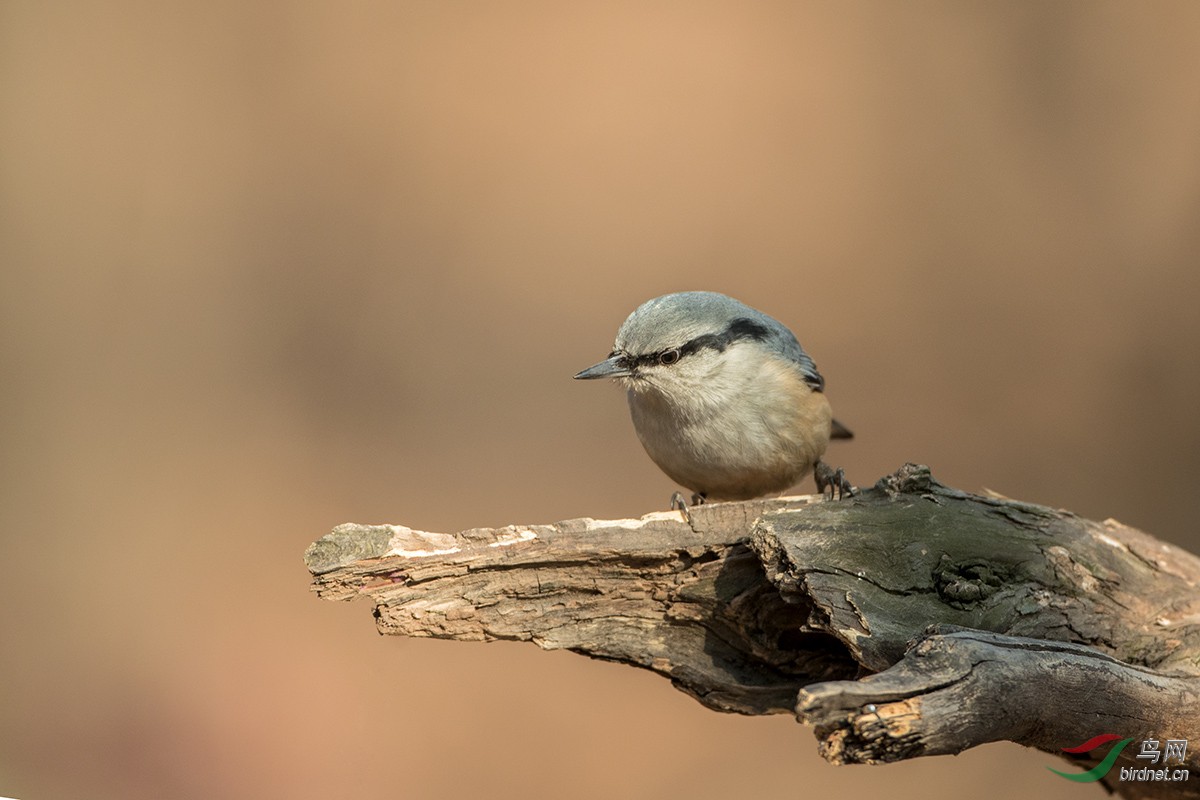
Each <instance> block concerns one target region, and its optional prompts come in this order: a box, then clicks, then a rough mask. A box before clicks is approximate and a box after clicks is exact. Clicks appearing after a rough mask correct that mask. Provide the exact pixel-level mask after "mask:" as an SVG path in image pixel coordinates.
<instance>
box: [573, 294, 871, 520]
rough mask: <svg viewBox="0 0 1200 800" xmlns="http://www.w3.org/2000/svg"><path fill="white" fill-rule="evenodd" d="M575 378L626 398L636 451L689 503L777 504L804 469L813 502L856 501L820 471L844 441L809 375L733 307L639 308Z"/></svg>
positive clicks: (671, 302)
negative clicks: (819, 497) (770, 498)
mask: <svg viewBox="0 0 1200 800" xmlns="http://www.w3.org/2000/svg"><path fill="white" fill-rule="evenodd" d="M575 377H576V378H580V379H585V380H586V379H592V378H615V379H617V381H618V382H620V383H621V384H622V385H623V386H624V387H625V388H626V389H627V395H628V399H629V411H630V414H631V415H632V417H633V427H634V428H635V429H636V430H637V435H638V438H639V439H641V441H642V446H643V447H645V448H646V452H647V453H648V454H649V455H650V458H651V459H653V460H654V463H655V464H657V465H658V466H659V468H660V469H661V470H662V471H663V472H665V473H667V475H668V476H669V477H670V478H671V479H672V480H674V481H676V482H677V483H679V484H681V485H683V486H686V487H687V488H689V489H691V490H692V491H693V492H694V494H693V495H692V502H693V503H702V502H704V501H705V500H748V499H750V498H752V497H761V496H763V495H768V494H777V493H780V492H783V491H784V490H785V489H787V488H788V487H790V486H792V485H793V484H795V483H796V482H797V481H798V480H800V479H801V478H802V477H804V475H805V474H807V473H808V471H809V470H810V469H811V470H813V473H814V477H815V479H816V483H817V489H818V491H820V492H822V493H824V492H825V490H826V489H829V490H830V496H833V495H835V494H836V495H837V496H839V497H840V496H841V495H843V494H852V493H853V488H852V487H851V486H850V483H849V482H848V481H847V480H846V477H845V474H844V473H843V472H842V470H841V469H837V470H833V469H830V468H829V467H828V466H827V465H825V464H824V463H823V462H822V461H821V457H822V456H823V455H824V454H825V448H826V446H828V444H829V440H830V439H831V438H833V439H849V438H851V436H852V435H853V434H851V433H850V431H849V430H847V429H846V428H845V427H844V426H843V425H841V424H840V423H839V422H838V421H837V420H835V419H833V413H832V411H831V410H830V408H829V400H828V399H826V397H825V393H824V390H825V379H824V378H822V377H821V374H820V373H819V372H817V365H816V364H814V363H813V360H812V359H811V358H809V356H808V354H807V353H805V352H804V349H803V348H801V347H800V343H799V342H797V341H796V337H795V336H794V335H793V334H792V332H791V331H790V330H788V329H787V328H786V327H785V326H784V325H783V324H781V323H780V322H778V321H776V320H774V319H772V318H771V317H768V316H767V315H766V314H764V313H762V312H761V311H756V310H755V309H753V308H750V307H749V306H747V305H745V304H744V303H740V302H738V301H737V300H734V299H733V298H732V297H727V296H725V295H723V294H718V293H716V292H679V293H677V294H668V295H664V296H662V297H656V298H654V299H653V300H648V301H647V302H645V303H643V304H642V305H641V306H639V307H638V308H637V310H635V311H634V312H633V313H632V314H630V315H629V318H628V319H626V320H625V322H624V324H623V325H621V329H620V330H618V331H617V340H616V343H615V344H614V345H613V350H612V353H611V354H609V357H608V358H607V359H605V360H604V361H601V362H600V363H599V364H596V365H594V366H591V367H588V368H587V369H585V370H583V371H582V372H580V373H579V374H578V375H576V376H575ZM677 504H678V505H680V506H682V496H681V495H679V493H678V492H677V493H676V496H675V497H674V498H672V505H673V506H675V505H677Z"/></svg>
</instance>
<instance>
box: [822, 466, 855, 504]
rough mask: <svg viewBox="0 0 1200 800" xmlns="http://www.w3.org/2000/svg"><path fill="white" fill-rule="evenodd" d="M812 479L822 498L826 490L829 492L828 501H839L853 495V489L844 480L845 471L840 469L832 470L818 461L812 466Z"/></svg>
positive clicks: (848, 482)
mask: <svg viewBox="0 0 1200 800" xmlns="http://www.w3.org/2000/svg"><path fill="white" fill-rule="evenodd" d="M813 479H814V480H815V481H816V482H817V491H818V492H820V493H821V496H822V497H825V496H826V493H825V492H826V490H828V491H829V494H828V497H829V499H830V500H835V499H836V500H841V499H842V498H843V497H852V496H853V495H854V487H853V486H851V485H850V481H848V480H846V471H845V470H844V469H842V468H841V467H838V468H837V469H833V468H832V467H830V466H829V465H828V464H826V463H825V462H824V461H818V462H817V463H816V464H815V465H813Z"/></svg>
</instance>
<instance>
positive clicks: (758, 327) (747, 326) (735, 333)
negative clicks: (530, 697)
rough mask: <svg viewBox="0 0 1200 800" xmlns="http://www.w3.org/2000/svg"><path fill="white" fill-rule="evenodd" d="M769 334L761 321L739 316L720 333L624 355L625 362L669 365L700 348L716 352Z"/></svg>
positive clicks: (635, 364) (644, 365)
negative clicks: (673, 353) (675, 356)
mask: <svg viewBox="0 0 1200 800" xmlns="http://www.w3.org/2000/svg"><path fill="white" fill-rule="evenodd" d="M770 335H771V332H770V331H769V330H768V329H767V327H766V326H765V325H763V324H761V323H758V322H755V321H754V320H752V319H746V318H744V317H739V318H737V319H735V320H733V321H732V322H730V323H729V326H728V327H727V328H725V330H723V331H721V332H720V333H706V334H704V335H702V336H697V337H696V338H695V339H692V340H691V341H688V342H685V343H684V344H682V345H680V346H679V347H672V348H668V349H666V350H660V351H658V352H656V353H642V354H640V355H636V356H635V355H629V354H626V355H625V356H624V360H625V364H626V366H628V367H629V368H631V369H637V368H638V367H648V366H651V365H654V364H663V365H666V366H670V365H672V364H676V363H678V362H679V361H682V360H683V359H685V358H687V357H688V356H690V355H692V354H693V353H698V352H700V351H701V350H707V349H712V350H716V351H717V352H718V353H723V352H725V348H727V347H729V345H731V344H733V343H734V342H738V341H741V340H743V339H753V340H755V341H759V342H761V341H762V340H764V339H766V338H767V337H768V336H770ZM675 351H678V352H679V356H678V358H675V359H674V360H667V361H664V360H663V359H664V357H667V358H669V356H668V354H669V353H672V352H675Z"/></svg>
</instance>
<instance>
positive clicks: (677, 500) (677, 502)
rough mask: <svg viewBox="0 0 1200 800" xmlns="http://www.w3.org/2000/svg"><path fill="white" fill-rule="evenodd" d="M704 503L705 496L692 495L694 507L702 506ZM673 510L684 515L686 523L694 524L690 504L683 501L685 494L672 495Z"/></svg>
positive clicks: (675, 493) (676, 493)
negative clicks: (689, 508)
mask: <svg viewBox="0 0 1200 800" xmlns="http://www.w3.org/2000/svg"><path fill="white" fill-rule="evenodd" d="M703 503H704V495H702V494H699V493H693V494H692V503H691V504H692V505H694V506H698V505H702V504H703ZM671 510H672V511H679V513H681V514H683V519H684V521H685V522H687V523H688V524H689V525H691V524H692V512H690V511H689V510H688V502H687V501H686V500H684V499H683V494H682V493H681V492H674V493H673V494H672V495H671Z"/></svg>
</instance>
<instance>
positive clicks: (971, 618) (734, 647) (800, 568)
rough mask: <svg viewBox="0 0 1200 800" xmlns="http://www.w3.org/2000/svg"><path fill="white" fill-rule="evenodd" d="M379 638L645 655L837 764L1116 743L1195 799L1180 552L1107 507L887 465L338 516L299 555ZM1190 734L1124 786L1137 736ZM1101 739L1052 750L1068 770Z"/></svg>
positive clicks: (1170, 787)
mask: <svg viewBox="0 0 1200 800" xmlns="http://www.w3.org/2000/svg"><path fill="white" fill-rule="evenodd" d="M305 560H306V563H307V564H308V567H309V570H310V571H311V572H312V574H313V576H314V587H315V589H316V591H317V592H318V594H320V595H321V596H322V597H326V598H330V599H343V600H344V599H352V598H354V597H359V596H367V597H370V598H371V600H372V601H373V602H374V604H375V616H376V620H377V625H378V627H379V630H380V632H382V633H388V634H399V635H405V636H426V637H428V636H433V637H438V638H446V639H462V640H496V639H511V640H521V641H533V642H535V643H537V644H538V645H539V646H541V647H543V648H546V649H557V648H566V649H570V650H573V651H575V652H579V653H583V654H585V655H589V656H592V657H595V658H603V659H608V660H612V661H618V662H622V663H626V664H631V665H634V666H639V667H643V668H646V669H650V670H653V671H655V672H657V673H659V674H662V675H664V676H666V677H668V678H670V679H671V681H672V683H674V685H675V686H676V687H678V688H680V689H682V690H683V691H685V692H687V693H689V694H691V695H692V696H694V697H695V698H697V699H698V700H699V701H700V702H702V703H704V704H705V705H706V706H708V707H710V708H714V709H717V710H721V711H736V712H741V713H745V714H769V713H783V712H788V713H795V714H797V716H798V718H799V719H800V720H802V721H805V722H808V723H811V724H813V725H814V726H815V730H816V733H817V736H818V739H819V740H820V742H821V751H822V753H823V754H824V755H825V757H826V758H827V759H829V760H830V761H833V762H835V763H851V762H859V763H880V762H889V761H897V760H901V759H905V758H911V757H915V756H920V755H933V754H941V753H957V752H961V751H962V750H965V749H967V748H969V747H973V746H975V745H978V744H982V743H985V742H991V741H999V740H1010V741H1014V742H1019V743H1021V744H1025V745H1028V746H1031V747H1037V748H1039V749H1042V750H1045V751H1046V752H1050V753H1056V754H1058V753H1059V752H1060V751H1061V749H1062V748H1067V747H1072V746H1075V745H1079V744H1080V743H1082V742H1084V741H1086V740H1088V739H1091V738H1093V737H1095V736H1096V735H1098V734H1103V733H1115V734H1118V735H1119V736H1120V737H1121V738H1123V739H1124V738H1132V739H1133V740H1134V742H1132V743H1131V744H1130V746H1127V747H1125V748H1124V750H1123V751H1122V752H1121V753H1120V756H1119V757H1118V758H1117V760H1116V764H1115V766H1114V767H1113V768H1112V769H1111V770H1110V771H1109V772H1108V773H1107V776H1106V777H1105V778H1104V779H1103V780H1104V782H1105V783H1106V785H1108V786H1109V787H1110V788H1112V789H1114V790H1116V791H1118V792H1119V793H1121V794H1122V795H1124V796H1126V797H1160V796H1161V797H1200V759H1198V758H1197V754H1196V751H1197V750H1200V559H1197V558H1196V557H1195V556H1193V555H1191V554H1189V553H1186V552H1184V551H1182V550H1179V549H1178V548H1175V547H1172V546H1171V545H1168V544H1165V543H1163V542H1160V541H1158V540H1156V539H1154V538H1152V537H1150V536H1148V535H1146V534H1144V533H1142V532H1140V531H1137V530H1134V529H1132V528H1129V527H1126V526H1124V525H1121V524H1119V523H1117V522H1114V521H1112V520H1109V521H1106V522H1103V523H1098V522H1092V521H1089V520H1085V519H1082V518H1080V517H1077V516H1075V515H1073V514H1070V513H1069V512H1065V511H1060V510H1055V509H1050V508H1046V507H1043V506H1036V505H1031V504H1028V503H1020V502H1016V501H1012V500H1007V499H1002V498H996V497H982V496H978V495H973V494H968V493H966V492H961V491H958V490H955V489H952V488H948V487H945V486H942V485H941V484H939V483H937V482H936V481H934V480H933V479H932V477H931V476H930V474H929V471H928V469H927V468H925V467H920V466H916V465H911V464H910V465H906V466H905V467H903V468H901V469H900V470H899V471H898V472H897V473H896V474H895V475H892V476H888V477H887V478H884V479H882V480H881V481H880V482H879V483H878V484H876V486H875V487H873V488H871V489H868V490H866V491H863V492H862V493H860V494H859V495H857V496H855V497H854V498H852V499H848V500H843V501H839V502H823V501H822V500H821V499H820V498H816V497H793V498H780V499H772V500H756V501H748V502H744V503H719V504H713V505H705V506H700V507H697V508H694V509H693V510H692V512H691V514H690V519H684V517H683V515H682V514H680V513H679V512H659V513H654V514H648V515H646V516H644V517H642V518H640V519H636V520H609V521H599V520H593V519H586V518H585V519H575V520H568V521H565V522H560V523H556V524H554V525H527V526H509V527H505V528H496V529H489V528H479V529H472V530H466V531H462V532H460V533H457V534H445V533H428V532H424V531H416V530H412V529H410V528H406V527H403V526H398V525H354V524H348V525H341V526H339V527H337V528H335V529H334V530H333V531H332V532H331V533H330V534H328V535H327V536H325V537H323V538H322V539H320V540H319V541H317V542H315V543H314V544H313V545H312V546H311V547H309V549H308V552H307V553H306V554H305ZM1150 739H1155V740H1158V741H1159V742H1160V743H1161V742H1165V741H1166V740H1168V739H1171V740H1187V741H1188V742H1189V744H1188V746H1187V749H1186V751H1185V755H1184V757H1183V758H1182V760H1180V759H1172V762H1171V763H1170V764H1167V765H1166V766H1167V767H1168V769H1187V770H1189V771H1190V775H1191V776H1192V777H1191V779H1190V780H1187V781H1175V782H1164V781H1149V782H1130V781H1122V780H1121V779H1120V777H1119V776H1120V767H1122V766H1124V767H1127V768H1132V769H1141V768H1143V767H1148V766H1150V767H1153V768H1162V767H1163V765H1164V764H1163V762H1162V760H1161V759H1160V761H1159V763H1157V764H1153V765H1151V764H1150V763H1149V762H1148V760H1145V759H1138V758H1137V757H1136V756H1137V754H1138V748H1139V746H1140V743H1141V742H1142V741H1144V740H1150ZM1106 750H1107V748H1105V747H1101V748H1099V749H1097V750H1096V751H1094V752H1093V753H1092V754H1091V755H1090V756H1086V757H1083V758H1081V759H1079V760H1075V761H1074V762H1073V766H1070V767H1064V768H1063V771H1064V772H1070V771H1076V772H1078V771H1083V770H1085V769H1088V768H1089V767H1091V766H1094V765H1096V764H1097V763H1099V762H1100V757H1101V756H1103V755H1104V754H1105V751H1106Z"/></svg>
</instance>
